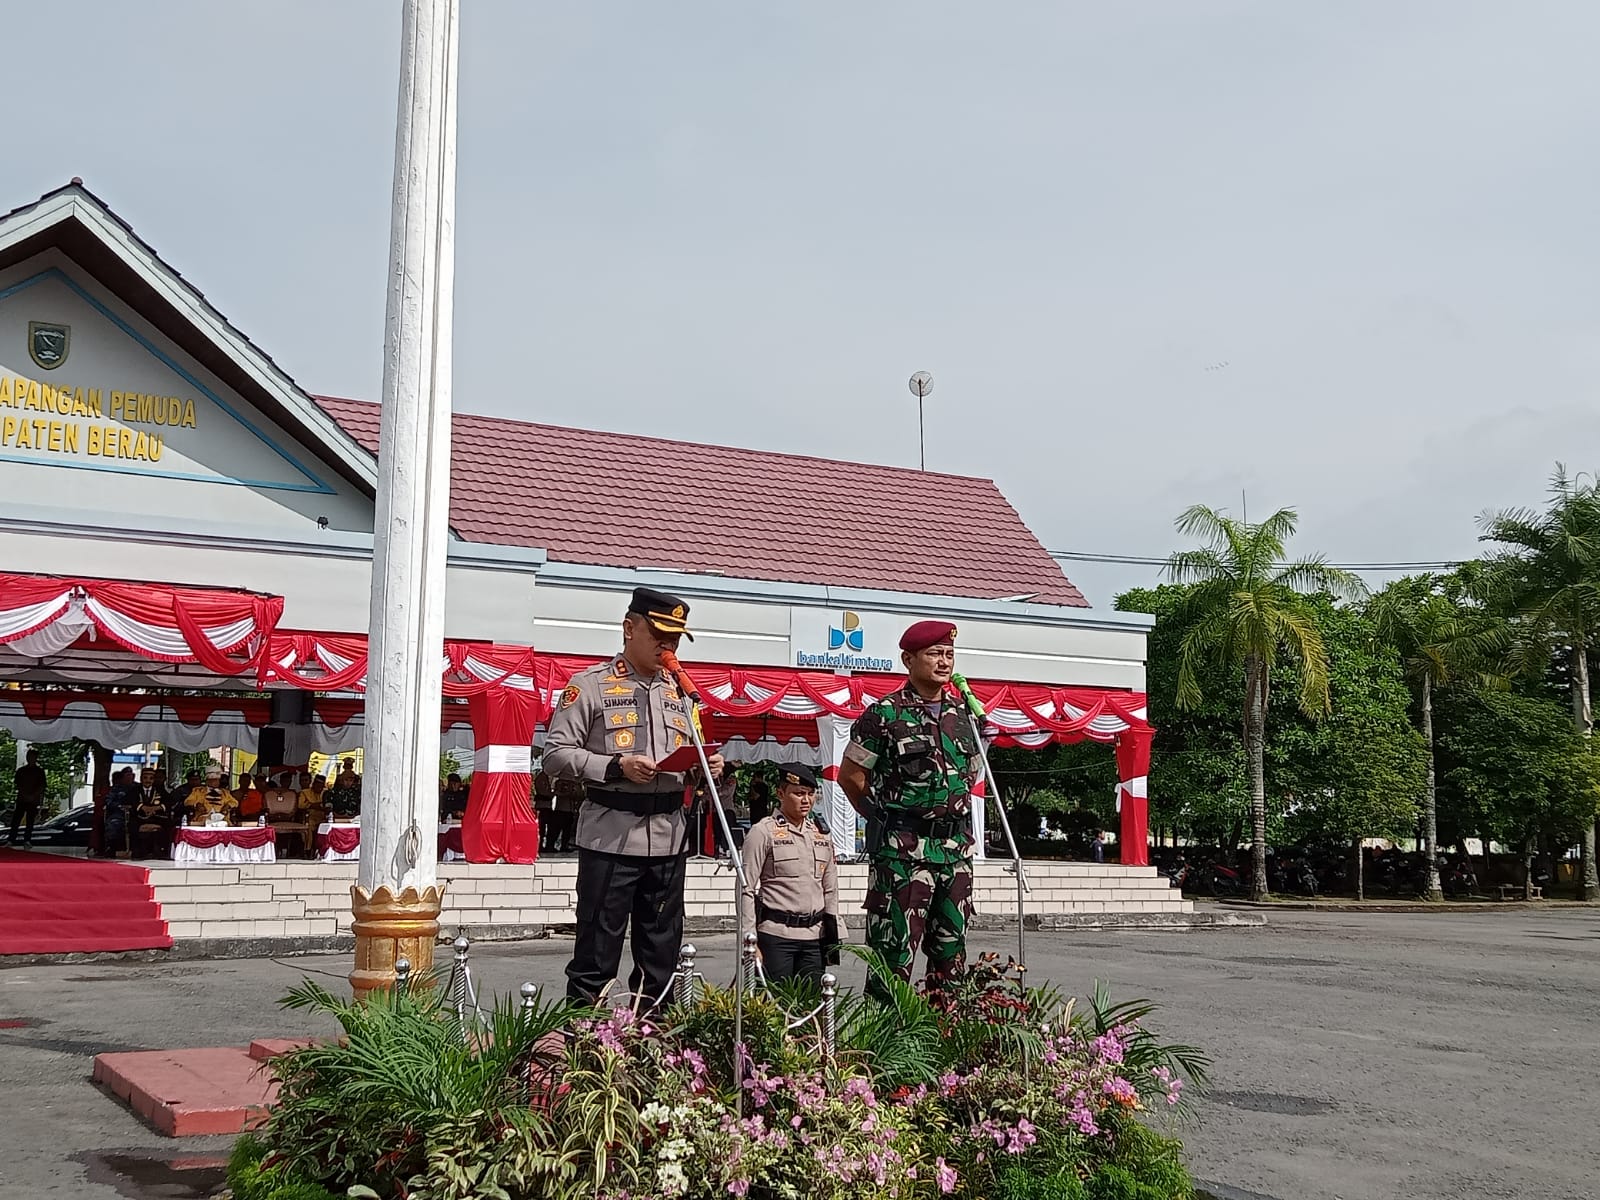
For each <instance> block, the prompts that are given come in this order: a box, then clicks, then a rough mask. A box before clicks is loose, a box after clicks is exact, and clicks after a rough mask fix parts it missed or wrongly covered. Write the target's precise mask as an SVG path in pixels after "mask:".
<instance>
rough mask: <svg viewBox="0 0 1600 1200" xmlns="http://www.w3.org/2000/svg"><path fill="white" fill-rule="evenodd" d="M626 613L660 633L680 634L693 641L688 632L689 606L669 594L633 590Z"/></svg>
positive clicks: (638, 589) (649, 589) (692, 636)
mask: <svg viewBox="0 0 1600 1200" xmlns="http://www.w3.org/2000/svg"><path fill="white" fill-rule="evenodd" d="M628 611H629V612H630V613H634V614H636V615H637V616H641V617H643V618H644V619H645V620H646V621H649V622H650V624H651V625H652V626H653V627H654V628H655V629H656V630H657V631H658V632H660V633H677V634H682V635H683V636H684V637H686V638H688V639H689V640H690V641H691V642H692V641H694V634H692V633H690V632H689V606H688V605H687V604H685V603H684V602H683V601H682V600H680V599H678V597H676V596H674V595H672V594H671V593H669V592H658V591H656V589H655V588H647V587H638V588H634V589H633V599H632V600H631V601H630V602H629V604H628Z"/></svg>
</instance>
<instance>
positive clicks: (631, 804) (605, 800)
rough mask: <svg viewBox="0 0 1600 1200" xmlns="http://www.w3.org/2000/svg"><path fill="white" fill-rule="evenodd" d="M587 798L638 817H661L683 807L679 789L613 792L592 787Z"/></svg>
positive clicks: (604, 806) (605, 806)
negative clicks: (670, 790)
mask: <svg viewBox="0 0 1600 1200" xmlns="http://www.w3.org/2000/svg"><path fill="white" fill-rule="evenodd" d="M587 798H588V799H590V800H592V801H594V803H596V804H598V805H600V806H601V807H603V808H612V809H615V810H616V811H617V812H625V813H632V814H633V815H634V816H636V817H659V816H662V815H663V814H665V813H670V812H677V811H678V810H679V809H680V808H682V807H683V793H682V792H678V791H672V792H612V791H607V790H606V789H604V788H593V787H592V788H590V789H589V792H588V797H587Z"/></svg>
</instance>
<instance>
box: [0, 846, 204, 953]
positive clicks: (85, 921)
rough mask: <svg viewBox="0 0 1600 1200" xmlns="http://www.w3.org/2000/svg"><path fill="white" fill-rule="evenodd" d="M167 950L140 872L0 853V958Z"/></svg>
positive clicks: (163, 926)
mask: <svg viewBox="0 0 1600 1200" xmlns="http://www.w3.org/2000/svg"><path fill="white" fill-rule="evenodd" d="M171 946H172V935H171V934H169V933H168V932H167V923H166V922H165V921H163V920H162V919H161V906H160V905H159V904H157V903H156V902H155V892H154V891H153V889H152V888H151V887H150V872H148V871H146V870H145V869H144V868H143V867H136V866H132V865H130V864H127V863H120V862H107V861H105V860H103V859H102V860H94V859H83V858H67V857H66V856H65V855H60V854H39V853H34V852H32V851H27V850H11V849H5V848H0V954H69V953H74V952H84V951H94V950H166V949H169V948H170V947H171Z"/></svg>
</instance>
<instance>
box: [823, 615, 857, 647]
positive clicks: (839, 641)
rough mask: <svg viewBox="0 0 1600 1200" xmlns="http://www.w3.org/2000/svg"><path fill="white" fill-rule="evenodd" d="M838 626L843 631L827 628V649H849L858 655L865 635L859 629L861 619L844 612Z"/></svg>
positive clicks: (830, 626) (831, 627)
mask: <svg viewBox="0 0 1600 1200" xmlns="http://www.w3.org/2000/svg"><path fill="white" fill-rule="evenodd" d="M840 624H841V625H843V626H844V628H843V629H835V628H834V627H833V626H832V625H829V626H828V649H829V650H843V649H845V648H846V647H849V648H850V649H851V650H854V651H856V652H857V653H859V652H860V651H861V649H862V647H863V646H864V645H865V643H866V635H865V633H863V631H862V629H861V618H860V617H858V616H857V615H856V614H855V613H853V612H846V613H845V614H844V620H843V621H841V622H840Z"/></svg>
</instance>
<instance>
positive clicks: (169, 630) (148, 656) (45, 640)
mask: <svg viewBox="0 0 1600 1200" xmlns="http://www.w3.org/2000/svg"><path fill="white" fill-rule="evenodd" d="M282 615H283V597H281V596H268V595H263V594H261V593H258V592H242V591H235V590H228V589H222V588H188V587H171V586H167V585H164V584H150V583H127V582H122V581H118V580H110V579H89V578H72V577H62V576H53V575H16V574H0V649H3V652H4V662H3V663H0V670H3V671H4V672H5V673H6V674H8V675H13V676H15V675H19V674H27V673H30V672H32V673H34V674H35V675H36V676H37V675H39V674H44V673H47V672H48V669H49V668H48V664H50V663H52V661H53V660H57V659H61V660H62V662H63V664H64V665H65V667H66V669H68V670H70V669H71V668H72V665H73V664H74V663H77V662H81V661H83V660H84V659H85V658H86V657H87V658H88V659H90V660H95V659H98V660H104V659H105V658H106V657H107V655H108V654H110V655H112V656H114V657H120V656H118V655H117V654H116V652H117V651H118V650H120V651H122V652H123V653H124V655H127V656H132V658H133V659H134V660H135V661H138V662H141V663H143V664H145V665H148V664H149V663H151V662H154V663H164V664H170V665H173V666H190V665H192V666H196V667H198V668H199V669H200V671H202V672H205V673H207V674H209V675H211V676H215V677H222V678H231V677H237V676H244V675H254V674H257V673H258V671H259V668H260V665H261V660H262V655H263V652H264V651H265V650H266V648H267V644H268V639H269V638H270V637H271V635H272V633H273V631H274V630H275V629H276V628H277V625H278V620H279V618H280V617H281V616H282ZM74 652H77V653H76V654H75V653H74ZM178 686H186V685H181V684H180V685H178ZM187 686H196V685H194V684H189V685H187Z"/></svg>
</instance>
